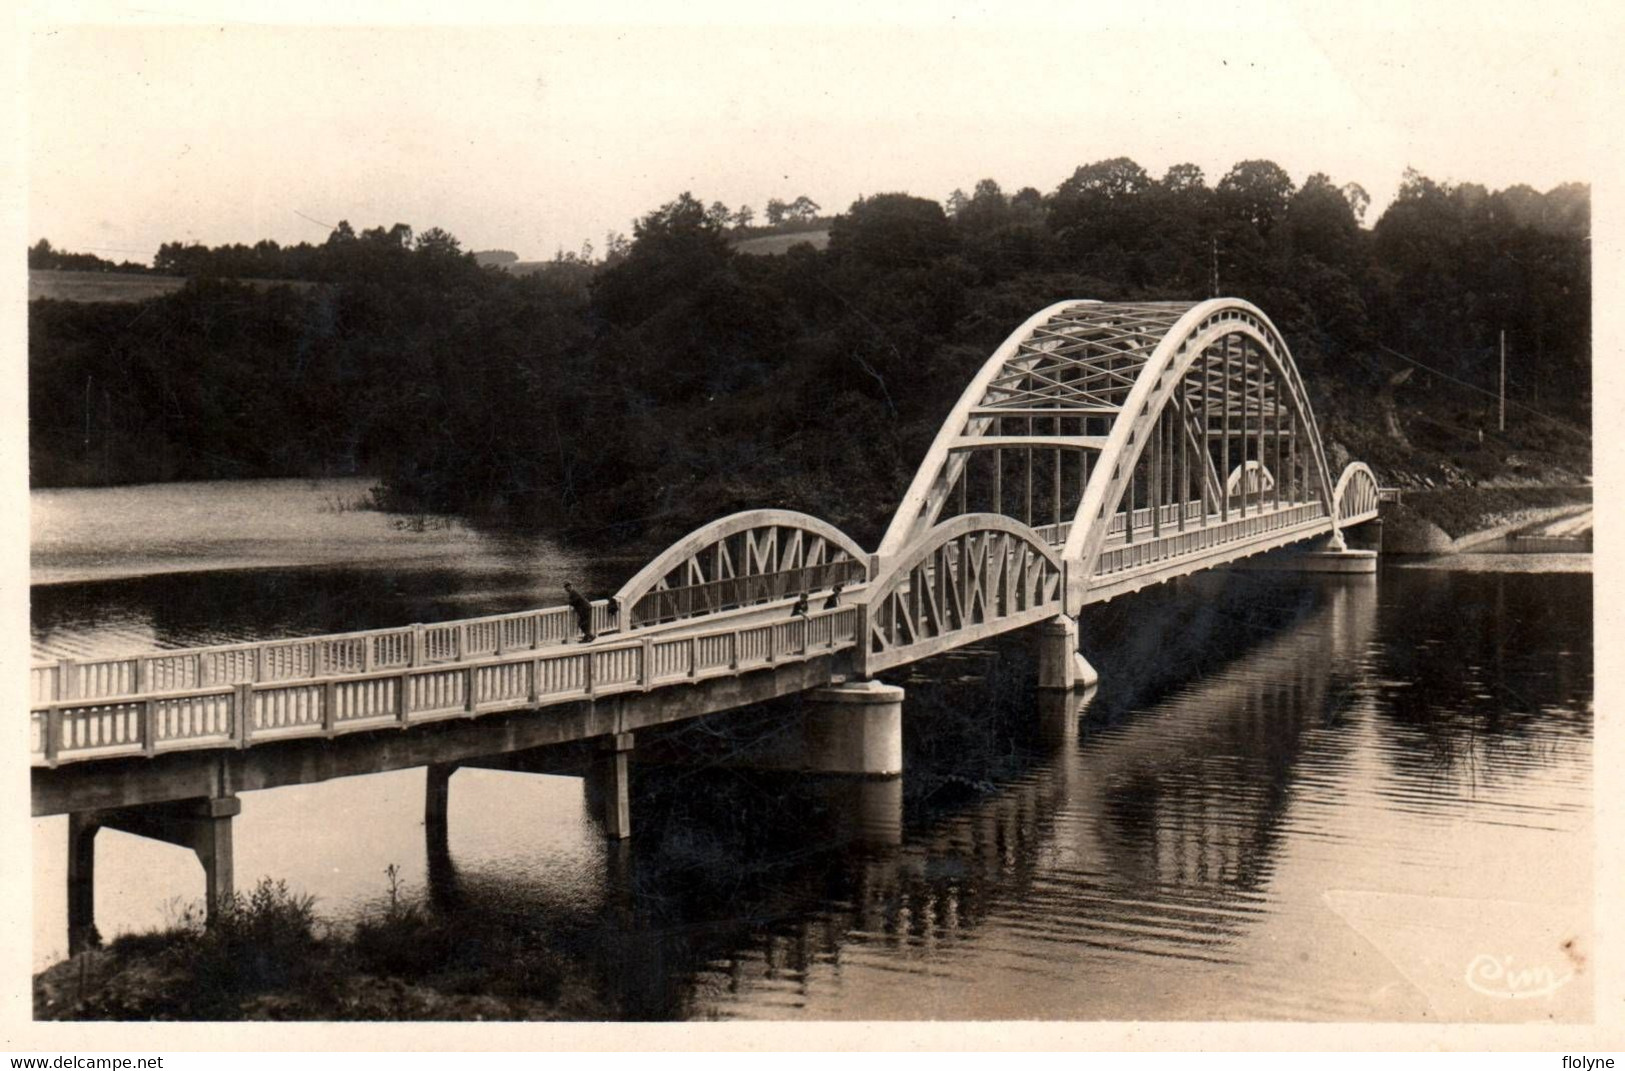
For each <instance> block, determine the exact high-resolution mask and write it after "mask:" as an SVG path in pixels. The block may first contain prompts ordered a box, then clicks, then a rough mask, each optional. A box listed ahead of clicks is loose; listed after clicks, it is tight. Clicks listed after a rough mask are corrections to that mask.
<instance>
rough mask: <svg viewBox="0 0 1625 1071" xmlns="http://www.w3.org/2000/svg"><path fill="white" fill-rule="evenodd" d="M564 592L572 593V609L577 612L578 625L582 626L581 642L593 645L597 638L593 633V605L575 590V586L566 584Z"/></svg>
mask: <svg viewBox="0 0 1625 1071" xmlns="http://www.w3.org/2000/svg"><path fill="white" fill-rule="evenodd" d="M564 590H565V591H567V592H569V593H570V609H572V610H574V611H575V612H576V624H577V625H579V626H581V642H582V643H591V642H592V641H593V639H594V638H595V637H594V636H593V633H592V604H591V603H589V602H588V601H587V600H586V598H585V597H584V596H583V595H582V594H581V592H579V591H577V590H576V589H575V585H573V584H571V583H569V582H566V583H565V585H564Z"/></svg>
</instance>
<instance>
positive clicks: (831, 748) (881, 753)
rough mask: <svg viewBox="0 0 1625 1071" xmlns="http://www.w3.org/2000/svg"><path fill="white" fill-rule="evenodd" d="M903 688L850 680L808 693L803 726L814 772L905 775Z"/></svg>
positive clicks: (805, 750)
mask: <svg viewBox="0 0 1625 1071" xmlns="http://www.w3.org/2000/svg"><path fill="white" fill-rule="evenodd" d="M903 694H904V693H903V689H901V688H899V687H897V686H896V685H892V684H882V683H881V682H879V681H874V680H869V681H852V682H848V683H846V684H837V685H833V686H831V687H828V688H815V689H813V691H811V692H810V693H808V703H807V710H806V715H805V717H804V718H803V721H802V749H803V754H804V757H805V763H806V765H805V767H804V768H805V769H806V770H807V771H808V772H811V773H838V774H864V775H868V776H871V777H895V776H897V775H898V774H901V773H902V772H903Z"/></svg>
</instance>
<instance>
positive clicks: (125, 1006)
mask: <svg viewBox="0 0 1625 1071" xmlns="http://www.w3.org/2000/svg"><path fill="white" fill-rule="evenodd" d="M387 873H388V877H389V881H390V888H389V897H388V900H387V902H386V903H384V904H383V905H381V906H379V907H377V908H375V909H374V910H372V911H370V912H368V913H367V914H365V915H364V916H363V917H362V918H361V919H359V920H358V921H357V922H356V923H355V924H354V925H353V926H352V927H350V928H347V929H340V928H339V927H336V926H332V925H329V924H326V923H324V922H322V921H321V920H320V919H318V918H317V916H316V913H315V899H314V898H313V897H310V896H306V895H302V894H299V893H296V892H293V891H290V890H289V889H288V887H287V885H286V883H285V882H281V881H272V880H271V879H269V878H266V879H262V880H261V881H260V883H259V884H258V885H256V886H255V887H254V889H253V890H252V891H251V892H249V893H247V894H238V895H237V896H235V897H234V898H233V899H232V901H231V903H230V904H229V905H228V906H227V907H226V908H225V909H224V910H222V911H221V912H219V915H218V917H217V918H216V919H215V921H214V923H213V924H212V925H205V924H204V920H203V912H202V910H201V908H199V907H196V906H193V907H189V908H187V909H185V910H183V911H182V912H181V915H180V917H179V918H178V919H177V920H176V921H175V922H174V923H173V924H171V925H169V926H166V927H165V928H163V929H161V930H155V931H152V932H148V933H140V934H129V935H123V936H120V937H118V938H115V939H114V940H113V941H112V942H111V943H109V944H108V945H107V947H106V948H105V949H101V950H96V951H92V952H88V953H81V954H80V955H79V956H76V957H74V958H73V959H70V960H66V961H64V962H63V963H60V964H57V965H56V966H54V967H52V968H50V969H48V970H46V971H44V972H42V973H41V974H39V975H36V976H35V979H34V1017H35V1018H36V1019H75V1020H85V1019H90V1020H214V1021H219V1020H255V1019H272V1020H365V1021H376V1020H408V1019H410V1020H452V1019H462V1020H468V1019H514V1020H519V1019H583V1018H602V1017H603V1016H604V1011H603V1010H602V1009H600V1007H599V1006H598V1001H597V998H596V997H595V996H594V995H593V991H592V987H590V986H589V985H587V984H586V983H585V981H584V980H583V979H582V978H581V977H580V972H579V971H578V970H577V969H576V968H575V967H574V966H573V965H572V964H571V963H569V962H568V961H566V960H565V959H564V958H563V957H562V956H560V955H559V954H558V953H557V952H555V951H553V950H552V949H551V948H550V947H548V946H547V944H546V943H545V942H544V941H543V940H542V939H541V938H540V936H539V935H538V934H536V933H535V932H532V931H530V930H527V929H526V928H524V927H522V926H521V927H515V926H513V920H511V919H501V920H499V919H496V918H492V917H490V916H486V915H481V914H479V913H477V912H458V913H454V914H448V915H441V914H439V913H437V912H434V911H432V910H430V909H428V908H426V907H424V906H423V905H421V904H418V903H413V902H408V901H407V900H406V899H405V898H403V897H402V896H401V894H400V886H399V883H398V871H397V870H396V868H394V867H390V868H389V870H388V872H387Z"/></svg>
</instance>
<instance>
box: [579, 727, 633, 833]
mask: <svg viewBox="0 0 1625 1071" xmlns="http://www.w3.org/2000/svg"><path fill="white" fill-rule="evenodd" d="M631 750H632V734H631V733H615V734H613V735H611V736H607V737H605V738H604V739H603V743H602V744H601V745H600V747H599V751H598V753H597V754H596V755H594V756H593V760H592V768H591V769H590V770H589V771H588V772H587V783H586V791H587V805H588V806H589V807H591V808H593V809H594V810H596V811H597V812H598V815H599V820H600V822H601V823H602V824H603V827H604V836H606V837H608V838H609V839H610V840H625V839H626V838H627V837H630V836H631V835H632V799H631V786H632V780H631V772H630V763H629V762H628V759H629V754H628V753H629V752H630V751H631Z"/></svg>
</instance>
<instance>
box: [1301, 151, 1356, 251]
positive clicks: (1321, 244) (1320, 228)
mask: <svg viewBox="0 0 1625 1071" xmlns="http://www.w3.org/2000/svg"><path fill="white" fill-rule="evenodd" d="M1286 231H1287V236H1288V238H1289V239H1290V241H1291V245H1292V249H1293V252H1295V253H1298V254H1303V255H1307V256H1312V257H1314V258H1315V259H1316V260H1319V261H1320V262H1321V263H1322V264H1325V265H1327V266H1328V267H1332V268H1337V269H1339V270H1343V271H1347V272H1350V273H1352V272H1353V270H1354V265H1353V259H1354V255H1355V250H1356V246H1357V242H1358V236H1359V231H1360V223H1359V220H1357V219H1356V218H1355V214H1354V207H1353V205H1352V204H1351V203H1350V202H1349V200H1348V198H1347V197H1346V196H1345V195H1344V193H1343V191H1342V190H1340V189H1338V187H1336V186H1334V185H1332V180H1331V179H1329V178H1327V177H1326V176H1325V175H1324V174H1321V173H1320V172H1318V171H1317V172H1316V173H1315V174H1313V175H1310V176H1309V177H1308V178H1307V179H1306V180H1304V184H1303V188H1302V189H1301V190H1299V191H1298V192H1297V193H1295V194H1293V195H1292V200H1291V202H1290V203H1289V207H1288V211H1287V216H1286Z"/></svg>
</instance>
